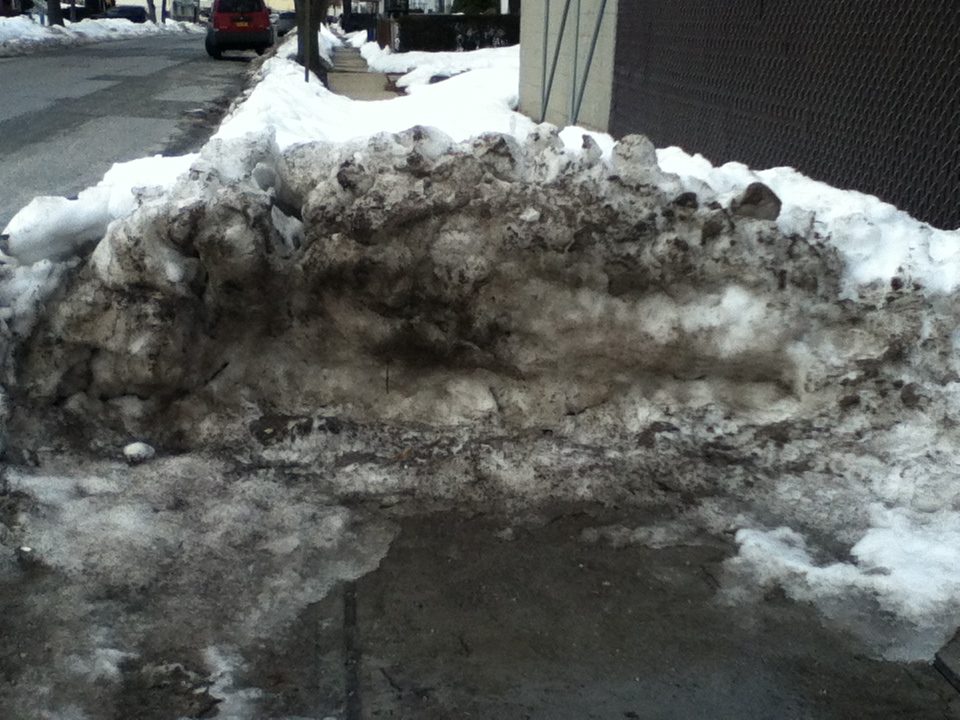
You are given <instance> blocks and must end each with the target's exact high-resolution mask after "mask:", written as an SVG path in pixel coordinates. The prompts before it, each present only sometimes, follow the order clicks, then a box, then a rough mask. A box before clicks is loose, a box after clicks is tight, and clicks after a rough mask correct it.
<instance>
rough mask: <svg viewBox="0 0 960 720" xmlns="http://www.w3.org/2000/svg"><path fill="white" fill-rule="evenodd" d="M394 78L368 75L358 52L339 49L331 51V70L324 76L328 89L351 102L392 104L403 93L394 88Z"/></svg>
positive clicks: (377, 74)
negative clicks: (386, 101)
mask: <svg viewBox="0 0 960 720" xmlns="http://www.w3.org/2000/svg"><path fill="white" fill-rule="evenodd" d="M395 80H396V76H391V75H387V74H385V73H375V72H370V68H369V67H368V66H367V62H366V60H364V59H363V57H362V56H361V55H360V50H358V49H357V48H348V47H338V48H336V49H334V51H333V70H332V71H331V72H328V73H327V83H328V85H329V86H330V89H331V90H332V91H333V92H335V93H337V94H338V95H344V96H345V97H348V98H350V99H351V100H364V101H370V100H392V99H393V98H395V97H397V96H398V95H402V94H403V93H402V91H398V90H397V88H396V85H395V84H394V83H395Z"/></svg>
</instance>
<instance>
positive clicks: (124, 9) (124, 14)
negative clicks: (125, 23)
mask: <svg viewBox="0 0 960 720" xmlns="http://www.w3.org/2000/svg"><path fill="white" fill-rule="evenodd" d="M94 17H95V18H120V19H122V20H129V21H130V22H135V23H145V22H146V21H147V20H149V19H150V16H149V15H147V9H146V8H142V7H139V6H137V5H117V6H116V7H112V8H110V9H109V10H107V11H106V12H103V13H100V14H99V15H94Z"/></svg>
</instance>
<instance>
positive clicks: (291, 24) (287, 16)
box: [276, 12, 297, 37]
mask: <svg viewBox="0 0 960 720" xmlns="http://www.w3.org/2000/svg"><path fill="white" fill-rule="evenodd" d="M276 25H277V35H279V36H281V37H283V36H284V35H286V34H287V33H288V32H290V31H291V30H293V29H294V28H296V27H297V14H296V13H295V12H282V13H280V14H279V15H277V23H276Z"/></svg>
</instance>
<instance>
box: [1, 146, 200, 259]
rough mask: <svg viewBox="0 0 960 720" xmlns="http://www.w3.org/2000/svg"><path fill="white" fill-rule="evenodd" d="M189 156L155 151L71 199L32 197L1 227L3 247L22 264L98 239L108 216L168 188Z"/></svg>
mask: <svg viewBox="0 0 960 720" xmlns="http://www.w3.org/2000/svg"><path fill="white" fill-rule="evenodd" d="M195 158H196V155H184V156H181V157H173V158H169V157H163V156H160V155H155V156H154V157H150V158H141V159H139V160H131V161H129V162H125V163H117V164H115V165H114V166H113V167H112V168H111V169H110V170H108V171H107V173H106V175H104V176H103V180H101V181H100V182H99V183H97V185H95V186H94V187H92V188H87V189H86V190H83V191H81V192H80V193H79V195H78V196H77V198H76V199H75V200H68V199H67V198H62V197H38V198H35V199H34V200H32V201H31V202H30V203H29V204H28V205H27V206H26V207H24V208H23V209H22V210H20V211H19V212H18V213H17V214H16V215H14V217H13V218H12V219H11V220H10V222H9V223H8V224H7V226H6V227H5V228H4V230H3V233H2V234H3V235H4V236H6V245H7V247H6V252H7V253H8V254H10V255H12V256H14V257H16V258H17V259H18V260H19V261H20V262H21V263H24V264H31V263H35V262H38V261H40V260H63V259H65V258H68V257H70V256H71V255H72V254H74V253H75V252H77V250H79V249H80V248H81V247H82V246H83V245H85V244H87V243H90V242H93V241H98V240H99V239H100V238H102V237H103V236H104V234H105V233H106V231H107V226H108V225H109V224H110V223H111V222H112V221H113V220H115V219H117V218H121V217H125V216H126V215H129V214H130V212H132V211H133V209H134V208H135V207H136V206H137V204H138V202H140V201H141V200H142V199H143V198H144V197H147V196H158V195H162V194H163V193H164V192H166V191H167V190H169V189H170V187H172V185H173V183H174V182H175V181H176V179H177V177H178V176H179V175H181V174H182V173H184V172H186V170H187V169H188V168H189V167H190V164H191V163H192V162H193V160H194V159H195Z"/></svg>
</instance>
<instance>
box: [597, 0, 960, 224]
mask: <svg viewBox="0 0 960 720" xmlns="http://www.w3.org/2000/svg"><path fill="white" fill-rule="evenodd" d="M615 62H616V64H615V74H614V91H613V104H612V108H611V130H612V132H613V133H614V134H615V135H624V134H627V133H632V132H640V133H644V134H646V135H648V136H649V137H650V138H651V139H652V140H653V141H654V142H655V143H656V144H657V145H660V146H662V145H680V146H681V147H683V148H684V149H686V150H688V151H692V152H701V153H703V154H704V155H705V156H706V157H708V158H709V159H710V160H712V161H714V162H726V161H730V160H739V161H741V162H745V163H747V164H749V165H751V166H753V167H758V168H759V167H772V166H777V165H789V166H793V167H796V168H797V169H799V170H801V171H802V172H804V173H806V174H808V175H811V176H812V177H815V178H817V179H820V180H824V181H826V182H829V183H831V184H833V185H837V186H839V187H845V188H855V189H857V190H861V191H863V192H867V193H871V194H875V195H878V196H880V197H881V198H882V199H884V200H887V201H889V202H892V203H894V204H895V205H897V206H899V207H901V208H902V209H904V210H906V211H908V212H910V213H911V214H912V215H914V216H915V217H918V218H920V219H922V220H926V221H927V222H929V223H931V224H933V225H935V226H938V227H946V228H956V227H958V226H960V2H957V0H670V2H666V0H629V1H627V2H621V3H620V11H619V21H618V29H617V49H616V61H615Z"/></svg>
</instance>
